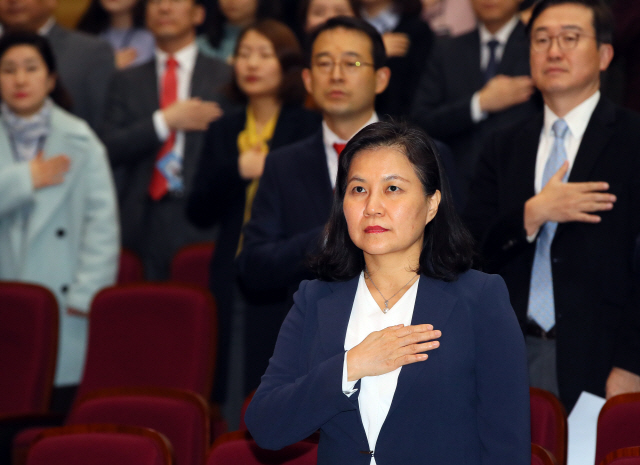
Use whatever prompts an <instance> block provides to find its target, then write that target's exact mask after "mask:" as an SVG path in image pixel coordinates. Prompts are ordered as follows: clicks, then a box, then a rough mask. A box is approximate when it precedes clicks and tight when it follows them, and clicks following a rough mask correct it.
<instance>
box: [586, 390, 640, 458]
mask: <svg viewBox="0 0 640 465" xmlns="http://www.w3.org/2000/svg"><path fill="white" fill-rule="evenodd" d="M635 446H640V393H633V394H621V395H619V396H615V397H612V398H610V399H609V400H608V401H607V402H606V403H605V404H604V406H603V407H602V410H600V416H599V417H598V435H597V439H596V461H595V463H596V465H598V464H599V463H600V462H602V461H603V460H604V458H605V457H606V455H607V454H608V453H610V452H613V451H615V450H617V449H622V448H624V447H635Z"/></svg>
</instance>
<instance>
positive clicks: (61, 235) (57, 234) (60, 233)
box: [56, 228, 67, 237]
mask: <svg viewBox="0 0 640 465" xmlns="http://www.w3.org/2000/svg"><path fill="white" fill-rule="evenodd" d="M65 234H67V231H65V230H64V229H62V228H60V229H58V230H57V231H56V236H58V237H64V235H65Z"/></svg>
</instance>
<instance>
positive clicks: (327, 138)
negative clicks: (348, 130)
mask: <svg viewBox="0 0 640 465" xmlns="http://www.w3.org/2000/svg"><path fill="white" fill-rule="evenodd" d="M378 121H380V120H379V119H378V114H377V113H376V112H375V111H374V112H373V114H372V115H371V118H369V120H368V121H367V122H366V123H365V124H364V125H362V127H361V128H360V129H362V128H364V127H366V126H369V125H370V124H371V123H377V122H378ZM360 129H358V131H360ZM358 131H356V133H357V132H358ZM354 135H355V133H354ZM351 137H353V136H351ZM322 140H323V141H324V145H325V147H333V144H336V143H337V144H346V143H347V142H349V141H348V140H344V139H341V138H340V137H338V135H337V134H336V133H335V132H333V131H332V130H331V129H329V125H327V123H326V121H324V120H322Z"/></svg>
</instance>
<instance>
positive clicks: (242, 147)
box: [237, 105, 280, 254]
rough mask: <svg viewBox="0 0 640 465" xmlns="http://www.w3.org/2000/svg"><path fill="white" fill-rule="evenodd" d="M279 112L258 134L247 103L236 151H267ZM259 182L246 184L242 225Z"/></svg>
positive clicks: (249, 210)
mask: <svg viewBox="0 0 640 465" xmlns="http://www.w3.org/2000/svg"><path fill="white" fill-rule="evenodd" d="M279 114H280V112H278V113H276V114H275V115H274V116H273V118H271V119H270V120H269V121H268V122H267V124H265V126H264V128H263V129H262V131H261V132H260V134H258V131H257V129H256V119H255V116H254V115H253V111H251V107H249V106H248V105H247V119H246V123H245V126H244V130H243V131H241V132H240V134H238V141H237V144H238V153H239V154H240V153H242V152H245V151H247V150H251V149H254V148H255V147H258V148H260V150H261V151H262V152H263V153H268V152H269V145H268V144H269V142H270V141H271V139H272V138H273V133H274V131H275V129H276V123H277V121H278V116H279ZM259 182H260V178H256V179H254V180H252V181H251V182H250V183H249V185H248V186H247V192H246V202H245V204H244V220H243V222H242V224H243V225H245V224H246V223H247V221H249V218H251V206H252V205H253V199H254V198H255V196H256V192H257V191H258V183H259ZM240 250H242V235H240V241H239V242H238V250H237V254H239V253H240Z"/></svg>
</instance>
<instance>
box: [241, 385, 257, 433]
mask: <svg viewBox="0 0 640 465" xmlns="http://www.w3.org/2000/svg"><path fill="white" fill-rule="evenodd" d="M255 393H256V390H255V389H254V390H253V391H251V392H250V393H249V395H248V396H247V397H246V398H245V399H244V402H243V403H242V408H241V409H240V425H239V426H238V429H239V430H240V431H248V428H247V424H246V423H245V422H244V415H245V413H247V409H248V408H249V404H250V403H251V399H253V396H254V395H255Z"/></svg>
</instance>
